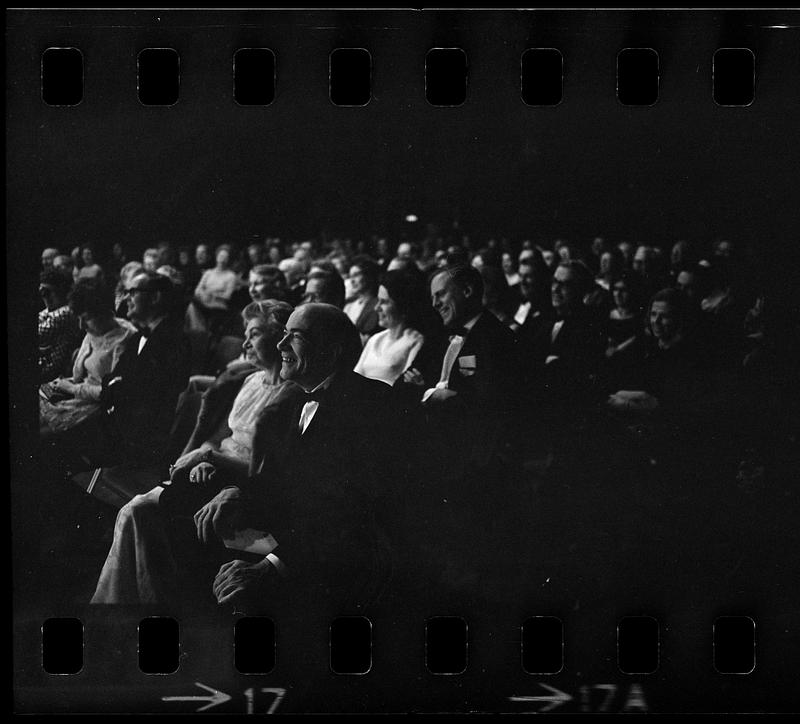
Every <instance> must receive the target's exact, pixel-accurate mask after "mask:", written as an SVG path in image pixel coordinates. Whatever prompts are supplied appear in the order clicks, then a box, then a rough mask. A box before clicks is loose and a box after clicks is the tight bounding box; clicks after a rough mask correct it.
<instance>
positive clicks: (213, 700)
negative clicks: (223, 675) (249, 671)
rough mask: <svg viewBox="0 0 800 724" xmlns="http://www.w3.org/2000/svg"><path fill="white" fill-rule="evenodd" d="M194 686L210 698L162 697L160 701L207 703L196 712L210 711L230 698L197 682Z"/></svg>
mask: <svg viewBox="0 0 800 724" xmlns="http://www.w3.org/2000/svg"><path fill="white" fill-rule="evenodd" d="M194 685H195V686H199V687H200V688H201V689H205V690H206V691H207V692H209V693H210V694H211V696H162V697H161V701H207V702H208V703H207V704H206V705H205V706H201V707H200V708H199V709H197V711H205V710H206V709H210V708H211V707H212V706H219V705H220V704H224V703H225V702H226V701H229V700H230V698H231V697H230V696H228V694H226V693H225V692H224V691H217V690H216V689H212V688H211V687H210V686H206V685H205V684H201V683H200V682H199V681H195V682H194Z"/></svg>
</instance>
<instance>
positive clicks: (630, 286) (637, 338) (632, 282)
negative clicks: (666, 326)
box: [603, 272, 645, 390]
mask: <svg viewBox="0 0 800 724" xmlns="http://www.w3.org/2000/svg"><path fill="white" fill-rule="evenodd" d="M611 291H612V294H613V298H614V307H613V309H612V310H611V311H610V312H609V313H608V319H607V321H606V339H607V345H606V352H605V362H604V363H603V378H604V382H603V385H604V387H606V388H607V389H614V390H618V389H620V388H619V385H620V384H621V382H622V380H624V379H627V378H628V377H629V376H630V374H631V368H632V367H634V368H635V367H637V366H640V365H641V358H642V355H643V353H644V350H643V347H642V345H643V341H644V328H643V322H642V317H643V313H644V309H643V307H644V301H645V300H644V298H643V287H642V285H641V282H640V278H639V276H638V275H636V274H633V273H631V272H623V273H622V275H621V276H620V277H619V278H618V279H617V280H616V281H615V282H614V285H613V286H612V288H611Z"/></svg>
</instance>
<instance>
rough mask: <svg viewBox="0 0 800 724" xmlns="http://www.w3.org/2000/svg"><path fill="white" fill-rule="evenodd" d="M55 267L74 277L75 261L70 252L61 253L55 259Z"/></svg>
mask: <svg viewBox="0 0 800 724" xmlns="http://www.w3.org/2000/svg"><path fill="white" fill-rule="evenodd" d="M53 269H59V270H61V271H63V272H64V273H65V274H69V276H70V277H72V278H73V279H74V272H75V262H74V261H73V260H72V257H71V256H70V255H69V254H59V255H58V256H57V257H55V259H53Z"/></svg>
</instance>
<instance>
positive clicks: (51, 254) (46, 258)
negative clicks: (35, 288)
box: [42, 247, 60, 271]
mask: <svg viewBox="0 0 800 724" xmlns="http://www.w3.org/2000/svg"><path fill="white" fill-rule="evenodd" d="M59 253H60V252H59V251H58V249H55V248H53V247H48V248H47V249H45V250H44V251H43V252H42V271H47V270H48V269H52V268H53V259H55V258H56V257H57V256H58V255H59Z"/></svg>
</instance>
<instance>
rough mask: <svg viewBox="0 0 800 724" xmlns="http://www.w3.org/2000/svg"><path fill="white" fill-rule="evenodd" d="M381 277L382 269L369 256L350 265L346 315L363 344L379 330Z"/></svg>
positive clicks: (358, 258) (355, 260) (345, 306)
mask: <svg viewBox="0 0 800 724" xmlns="http://www.w3.org/2000/svg"><path fill="white" fill-rule="evenodd" d="M379 275H380V267H379V266H378V265H377V264H376V263H375V262H374V261H372V259H370V258H369V257H367V256H359V257H356V258H355V259H353V261H352V263H351V265H350V274H349V276H348V280H349V285H350V291H351V296H350V297H349V298H348V300H347V303H346V304H345V305H344V313H345V314H346V315H347V316H348V318H349V319H350V321H351V322H352V323H353V324H354V325H355V326H356V329H357V330H358V333H359V334H360V335H361V340H362V342H366V340H367V338H368V337H369V336H370V335H372V334H374V333H375V332H376V331H377V330H378V313H377V311H376V308H375V301H376V295H377V292H378V277H379ZM306 291H308V284H307V283H306Z"/></svg>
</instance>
